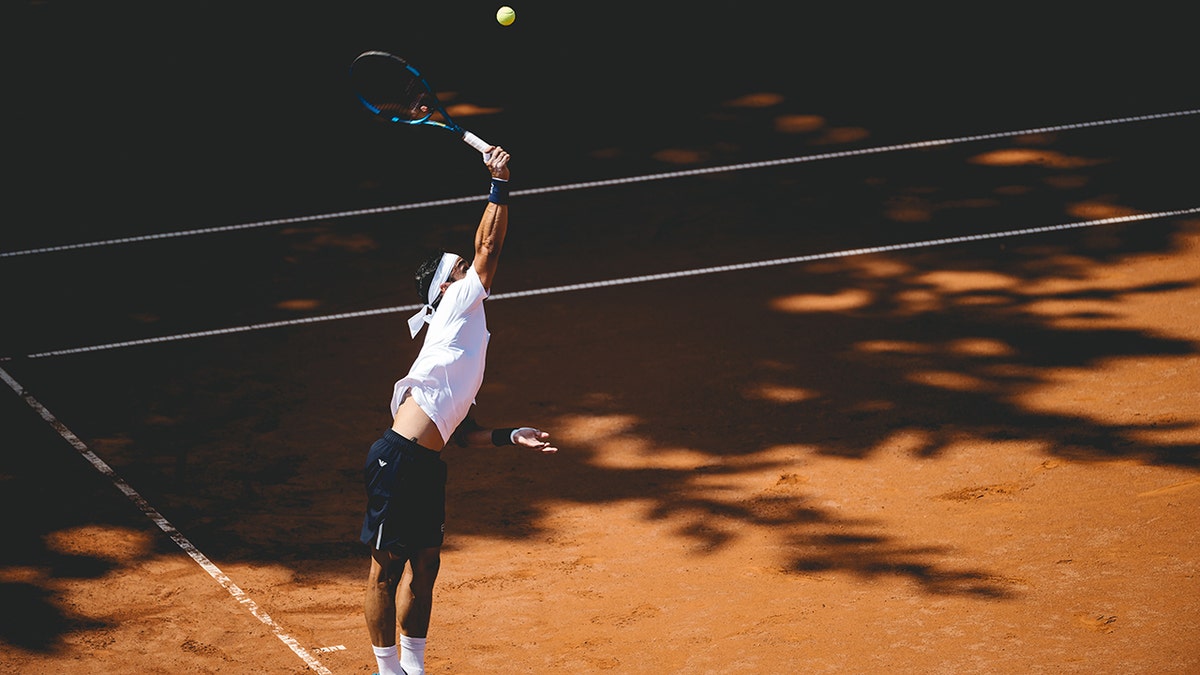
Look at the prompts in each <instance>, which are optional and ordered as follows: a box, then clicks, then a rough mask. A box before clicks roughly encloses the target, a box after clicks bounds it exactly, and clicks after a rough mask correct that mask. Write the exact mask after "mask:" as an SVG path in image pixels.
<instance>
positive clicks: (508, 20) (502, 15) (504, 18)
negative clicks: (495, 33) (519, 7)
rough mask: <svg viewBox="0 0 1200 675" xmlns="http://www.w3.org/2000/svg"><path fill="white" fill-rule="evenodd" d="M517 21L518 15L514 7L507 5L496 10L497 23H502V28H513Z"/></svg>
mask: <svg viewBox="0 0 1200 675" xmlns="http://www.w3.org/2000/svg"><path fill="white" fill-rule="evenodd" d="M516 20H517V13H516V12H514V11H513V8H512V7H509V6H508V5H505V6H503V7H501V8H500V9H498V10H496V21H499V22H500V25H501V26H511V25H512V22H514V21H516Z"/></svg>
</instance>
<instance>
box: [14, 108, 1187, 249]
mask: <svg viewBox="0 0 1200 675" xmlns="http://www.w3.org/2000/svg"><path fill="white" fill-rule="evenodd" d="M1197 114H1200V108H1197V109H1192V110H1179V111H1176V112H1165V113H1153V114H1149V115H1135V116H1132V117H1118V118H1114V119H1108V120H1097V121H1094V122H1076V123H1073V124H1058V125H1054V126H1046V127H1036V128H1033V129H1021V130H1018V131H998V132H994V133H987V134H975V135H971V136H958V137H955V138H943V139H937V140H930V141H914V142H911V143H898V144H896V145H881V146H876V147H873V148H860V149H858V150H842V151H838V152H824V153H821V154H817V155H800V156H798V157H788V158H786V159H774V160H766V161H761V162H747V163H745V164H729V165H726V166H714V167H708V168H702V169H688V170H684V171H668V172H666V173H653V174H645V175H641V176H630V177H627V178H613V179H609V180H596V181H587V182H583V183H568V184H565V185H551V186H549V187H541V188H529V189H525V190H513V191H512V192H511V193H510V195H509V196H510V197H524V196H527V195H537V194H545V193H548V192H565V191H568V190H586V189H590V188H598V187H608V186H612V185H627V184H630V183H644V182H647V181H652V180H666V179H670V178H684V177H687V176H700V175H704V174H710V173H729V172H733V171H746V170H749V169H761V168H764V167H769V166H784V165H787V164H801V163H805V162H819V161H823V160H827V159H841V158H843V157H858V156H861V155H877V154H880V153H884V152H897V151H899V150H915V149H919V148H932V147H940V146H944V145H957V144H960V143H974V142H977V141H985V140H992V139H996V138H1007V137H1010V136H1024V135H1027V134H1043V133H1049V132H1052V131H1069V130H1073V129H1087V128H1091V127H1103V126H1112V125H1116V124H1129V123H1132V122H1146V121H1150V120H1160V119H1166V118H1170V117H1185V116H1188V115H1197ZM486 198H487V195H486V194H484V195H475V196H470V197H454V198H451V199H438V200H434V201H427V202H416V203H412V204H397V205H395V206H381V207H377V208H373V209H360V210H356V211H338V212H335V213H322V214H317V215H311V216H296V217H292V218H275V219H272V220H260V221H257V222H252V223H242V224H239V225H223V226H217V227H205V228H200V229H194V230H183V231H180V232H160V233H157V234H146V235H141V236H134V237H121V238H118V239H104V240H100V241H89V242H82V243H78V244H62V245H59V246H45V247H41V248H29V249H24V250H19V251H0V258H13V257H17V256H28V255H38V254H43V253H57V252H59V251H72V250H76V249H81V248H98V247H102V246H118V245H121V244H135V243H139V242H143V241H152V240H157V239H174V238H177V237H193V236H197V235H202V234H216V233H219V232H234V231H239V230H251V229H257V228H262V227H271V226H275V225H291V224H294V223H308V222H313V221H317V220H338V219H343V218H354V217H357V216H368V215H374V214H379V213H391V212H395V211H408V210H414V209H424V208H430V207H434V206H446V205H449V204H463V203H467V202H477V201H483V200H484V199H486Z"/></svg>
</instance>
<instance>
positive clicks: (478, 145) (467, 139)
mask: <svg viewBox="0 0 1200 675" xmlns="http://www.w3.org/2000/svg"><path fill="white" fill-rule="evenodd" d="M462 139H463V142H464V143H466V144H467V145H469V146H471V147H472V148H475V149H476V150H478V151H479V152H482V153H483V154H485V155H486V154H488V151H487V150H488V148H490V147H492V144H491V143H488V142H487V141H485V140H483V139H482V138H480V137H478V136H476V135H475V134H473V133H471V132H469V131H466V130H464V131H463V135H462Z"/></svg>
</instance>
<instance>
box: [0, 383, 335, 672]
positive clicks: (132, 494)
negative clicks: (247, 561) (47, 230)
mask: <svg viewBox="0 0 1200 675" xmlns="http://www.w3.org/2000/svg"><path fill="white" fill-rule="evenodd" d="M0 379H3V380H4V381H5V382H6V383H7V384H8V386H9V387H11V388H12V390H13V391H15V392H17V395H18V396H20V397H21V398H23V399H24V400H25V403H27V404H29V407H31V408H33V409H34V410H35V411H37V413H38V414H39V415H41V416H42V419H43V420H45V421H46V423H47V424H49V425H50V426H51V427H53V428H54V430H55V431H57V432H58V435H59V436H62V437H63V439H64V440H66V441H67V442H68V443H70V444H71V445H72V447H74V448H75V450H76V451H78V452H79V454H81V455H83V458H84V459H86V460H87V461H88V462H89V463H90V464H91V465H92V466H93V467H94V468H95V469H96V470H97V471H99V472H100V473H102V474H104V475H105V476H108V479H109V480H111V481H112V483H113V485H115V486H116V488H117V489H118V490H120V491H121V492H122V493H124V495H125V496H126V497H128V498H129V500H130V501H132V502H133V503H134V505H136V506H137V507H138V508H139V509H141V511H142V513H144V514H145V515H146V517H148V518H149V519H150V520H152V521H154V524H155V525H157V526H158V529H160V530H162V531H163V532H165V533H167V536H169V537H170V538H171V539H172V540H173V541H174V542H175V543H176V544H177V545H178V546H179V548H181V549H183V552H184V553H187V554H188V555H189V556H191V558H192V560H194V561H196V564H198V565H200V567H201V568H202V569H203V570H204V571H205V572H208V574H209V576H211V577H212V578H213V579H216V581H217V583H218V584H221V587H222V588H224V589H225V590H226V591H229V594H230V595H232V596H233V599H234V600H237V601H238V602H239V603H241V605H242V606H243V607H245V608H246V610H247V611H249V612H250V613H251V614H253V615H254V618H256V619H258V620H259V621H261V622H263V623H264V624H265V625H266V626H267V628H270V629H271V632H272V633H274V634H275V637H277V638H279V640H280V641H281V642H283V644H285V645H287V646H288V647H290V648H291V650H292V651H293V652H295V653H296V655H297V656H299V657H300V658H301V659H303V660H304V662H305V663H306V664H308V667H309V668H312V669H313V670H315V671H316V672H318V673H320V675H332V673H331V672H330V671H329V669H328V668H326V667H325V666H323V665H321V662H320V661H318V660H317V659H316V657H314V656H313V655H312V654H309V653H308V651H307V650H305V649H304V648H303V647H301V646H300V643H298V642H297V641H296V640H295V638H293V637H291V636H290V635H288V634H287V633H285V632H284V630H283V628H282V627H281V626H280V625H279V624H277V623H275V620H274V619H272V618H271V617H270V616H269V615H268V614H267V613H266V612H264V611H263V610H262V609H261V608H260V607H259V606H258V603H256V602H254V601H253V600H251V599H250V597H249V596H247V595H246V593H245V592H244V591H243V590H242V589H240V588H238V586H237V584H235V583H233V580H231V579H230V578H229V577H228V576H226V575H225V573H224V572H222V571H221V570H220V569H219V568H218V567H217V566H216V565H214V564H213V563H212V561H211V560H209V559H208V557H207V556H205V555H204V554H203V553H201V552H200V551H199V550H198V549H197V548H196V547H195V546H194V545H193V544H192V542H191V541H189V540H188V539H187V537H185V536H183V533H181V532H180V531H179V530H177V529H175V526H174V525H172V524H171V523H170V522H169V521H168V520H167V519H166V518H164V517H163V515H162V514H161V513H159V512H158V510H157V509H155V508H154V507H153V506H151V505H150V502H147V501H146V499H145V498H144V497H142V495H141V494H139V493H138V491H137V490H134V489H133V487H132V486H131V485H129V483H126V482H125V480H124V479H122V478H121V477H120V476H118V475H117V473H116V472H115V471H113V469H112V467H111V466H109V465H108V463H107V462H105V461H104V460H102V459H100V457H99V456H97V455H96V453H94V452H92V451H91V450H90V449H89V448H88V447H87V445H85V444H84V442H83V441H81V440H79V437H78V436H76V435H75V434H74V433H73V432H72V431H71V430H70V429H68V428H67V427H66V425H65V424H63V423H62V422H60V421H59V420H58V418H57V417H55V416H54V414H53V413H51V412H50V411H49V410H48V409H46V406H44V405H42V404H41V402H40V401H38V400H37V399H36V398H34V397H33V395H31V394H30V393H29V392H28V391H26V390H25V388H24V387H22V386H21V384H20V383H18V382H17V381H16V380H14V379H13V378H12V376H11V375H9V374H8V372H7V371H6V370H4V369H3V368H0Z"/></svg>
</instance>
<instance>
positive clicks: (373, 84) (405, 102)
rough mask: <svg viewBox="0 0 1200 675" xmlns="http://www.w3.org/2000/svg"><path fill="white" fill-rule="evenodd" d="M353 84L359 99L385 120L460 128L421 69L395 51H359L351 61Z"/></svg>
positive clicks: (351, 83) (351, 84) (351, 82)
mask: <svg viewBox="0 0 1200 675" xmlns="http://www.w3.org/2000/svg"><path fill="white" fill-rule="evenodd" d="M350 86H351V87H352V88H353V89H354V94H355V95H356V96H357V97H358V100H359V102H361V103H362V104H363V106H364V107H366V109H367V110H369V111H370V112H371V113H373V114H375V115H376V116H377V117H378V118H379V119H382V120H384V121H386V122H398V123H403V124H432V125H435V126H441V127H446V128H449V129H455V130H456V128H457V125H455V124H454V123H453V122H452V121H451V120H450V118H449V116H447V115H446V111H445V110H443V109H442V105H441V103H440V102H439V101H438V98H437V95H436V94H434V92H433V89H432V88H431V87H430V86H429V83H427V82H426V81H425V78H424V77H422V76H421V73H420V72H419V71H418V70H417V69H416V68H414V67H413V66H412V65H411V64H409V63H408V62H407V61H405V60H404V59H403V58H401V57H399V56H396V55H395V54H389V53H388V52H381V51H369V52H363V53H362V54H359V55H358V57H356V58H355V59H354V62H353V63H351V64H350ZM434 115H439V116H440V117H441V118H442V121H438V120H435V119H433V117H434Z"/></svg>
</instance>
